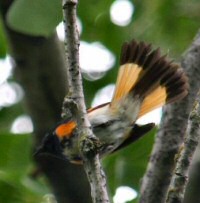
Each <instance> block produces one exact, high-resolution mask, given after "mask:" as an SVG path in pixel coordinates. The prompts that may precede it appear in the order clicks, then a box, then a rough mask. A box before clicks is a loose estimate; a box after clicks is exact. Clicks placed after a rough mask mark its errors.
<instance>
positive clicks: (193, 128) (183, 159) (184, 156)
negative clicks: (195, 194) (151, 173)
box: [167, 92, 200, 203]
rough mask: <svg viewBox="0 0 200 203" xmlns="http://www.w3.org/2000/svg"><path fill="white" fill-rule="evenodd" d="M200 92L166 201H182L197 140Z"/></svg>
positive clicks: (199, 120)
mask: <svg viewBox="0 0 200 203" xmlns="http://www.w3.org/2000/svg"><path fill="white" fill-rule="evenodd" d="M199 105H200V92H199V93H198V95H197V98H196V100H195V103H194V106H193V109H192V111H191V113H190V116H189V121H188V126H187V130H186V137H185V141H184V145H183V146H182V147H181V151H180V153H179V154H178V156H179V157H178V160H177V164H176V169H175V172H174V174H173V177H172V182H171V185H170V187H169V192H168V196H167V203H182V202H183V197H184V193H185V187H186V184H187V182H188V173H189V166H190V163H191V161H192V158H193V154H194V152H195V149H196V147H197V145H198V142H199V137H200V134H199V127H200V107H199Z"/></svg>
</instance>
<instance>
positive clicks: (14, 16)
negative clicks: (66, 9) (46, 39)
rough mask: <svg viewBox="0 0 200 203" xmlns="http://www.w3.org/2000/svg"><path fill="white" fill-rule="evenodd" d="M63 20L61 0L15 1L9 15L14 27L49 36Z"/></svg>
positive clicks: (18, 29)
mask: <svg viewBox="0 0 200 203" xmlns="http://www.w3.org/2000/svg"><path fill="white" fill-rule="evenodd" d="M61 20H62V10H61V1H58V0H51V1H49V0H34V1H32V0H18V1H14V3H13V4H12V6H11V8H10V10H9V12H8V15H7V21H8V24H9V26H10V27H11V28H12V29H14V30H16V31H18V32H22V33H24V34H29V35H35V36H49V35H50V34H52V33H53V31H54V30H55V27H56V25H57V24H58V23H59V22H60V21H61Z"/></svg>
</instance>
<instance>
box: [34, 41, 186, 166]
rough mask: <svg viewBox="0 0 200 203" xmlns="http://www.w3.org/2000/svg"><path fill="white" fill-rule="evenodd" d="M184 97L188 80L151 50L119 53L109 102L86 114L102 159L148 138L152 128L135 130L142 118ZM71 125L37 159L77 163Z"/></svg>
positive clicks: (138, 46) (127, 47) (140, 45)
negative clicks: (47, 156) (49, 157)
mask: <svg viewBox="0 0 200 203" xmlns="http://www.w3.org/2000/svg"><path fill="white" fill-rule="evenodd" d="M187 94H188V80H187V77H186V75H185V74H184V72H183V71H182V69H181V68H180V67H179V65H177V64H175V63H173V62H171V61H169V60H167V59H166V56H161V54H160V49H156V50H152V47H151V44H146V43H144V42H136V41H135V40H132V41H131V42H129V43H124V44H123V46H122V50H121V59H120V68H119V72H118V77H117V82H116V87H115V91H114V95H113V97H112V100H111V102H109V103H105V104H102V105H99V106H97V107H94V108H90V109H88V111H87V113H88V117H89V120H90V122H91V126H92V129H93V132H94V134H95V135H96V137H97V138H98V139H99V141H100V142H101V143H102V147H101V151H100V152H99V153H100V156H104V155H106V154H109V153H112V152H114V151H116V150H118V149H121V148H123V147H125V146H127V145H129V144H130V143H132V142H134V141H135V140H137V139H138V138H139V137H141V136H143V135H144V134H146V133H147V132H149V131H150V130H151V129H152V128H153V127H154V124H153V123H149V124H146V125H142V126H140V125H137V124H136V123H135V122H136V121H137V119H138V118H140V117H141V116H143V115H144V114H146V113H148V112H150V111H152V110H153V109H156V108H158V107H162V106H163V105H165V104H168V103H172V102H174V101H177V100H180V99H182V98H183V97H185V96H186V95H187ZM76 128H77V123H76V121H75V120H64V121H62V122H60V123H59V124H58V125H57V126H56V127H55V129H53V131H52V132H50V133H48V134H47V135H46V137H45V138H44V140H43V143H42V145H41V147H40V148H39V149H38V151H37V152H36V154H40V153H50V154H52V155H54V156H57V157H60V158H64V159H67V160H69V161H70V162H72V163H81V160H82V159H81V156H80V153H79V148H78V138H77V134H76V133H75V131H76Z"/></svg>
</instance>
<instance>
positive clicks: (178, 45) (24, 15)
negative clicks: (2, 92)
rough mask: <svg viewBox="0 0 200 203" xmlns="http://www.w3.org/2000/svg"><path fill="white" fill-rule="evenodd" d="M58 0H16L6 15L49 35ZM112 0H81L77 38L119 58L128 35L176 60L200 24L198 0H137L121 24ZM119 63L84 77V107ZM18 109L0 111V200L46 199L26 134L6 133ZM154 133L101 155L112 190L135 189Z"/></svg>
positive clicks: (0, 38) (1, 48)
mask: <svg viewBox="0 0 200 203" xmlns="http://www.w3.org/2000/svg"><path fill="white" fill-rule="evenodd" d="M58 2H60V1H48V0H46V1H39V0H37V1H34V3H33V1H27V0H18V1H16V3H15V4H14V5H13V7H11V10H10V11H9V15H8V18H7V19H8V21H9V23H10V25H11V26H12V28H13V29H16V30H17V31H21V32H23V33H25V34H27V33H28V34H32V35H42V36H48V35H49V34H51V33H52V32H53V30H54V29H55V26H56V25H57V24H58V22H59V21H60V19H61V18H62V17H61V16H62V15H61V7H60V5H59V4H58ZM112 2H114V1H113V0H107V1H96V0H82V1H80V2H79V5H78V17H79V18H80V20H81V22H82V27H83V31H82V34H81V40H84V41H87V42H94V41H99V42H101V43H102V44H104V45H105V46H106V47H107V48H108V49H109V50H110V51H111V52H113V53H114V54H115V55H116V57H117V61H118V60H119V54H120V47H121V44H122V43H123V42H124V41H127V40H130V39H132V38H135V39H137V40H143V41H146V42H151V43H152V44H154V46H155V47H161V48H162V51H163V53H166V52H167V53H169V55H170V57H172V58H175V59H177V60H178V59H179V57H180V56H181V54H182V53H183V52H184V50H185V49H186V48H187V47H188V46H189V44H190V43H191V42H192V39H193V37H194V36H195V33H196V32H197V30H198V29H199V20H200V12H199V8H200V2H199V1H197V0H191V1H187V0H181V1H173V0H163V1H159V0H152V1H148V0H143V1H141V0H135V1H133V4H134V7H135V12H134V14H133V17H132V22H131V23H130V24H129V25H128V26H125V27H120V26H117V25H115V24H113V23H112V22H111V20H110V14H109V9H110V6H111V4H112ZM49 13H50V14H51V15H49ZM30 22H31V23H30ZM6 47H7V44H6V41H5V37H4V33H3V29H2V27H0V57H1V58H3V57H5V54H6ZM117 66H118V62H116V64H115V67H113V69H111V70H109V71H108V72H107V74H106V75H105V76H104V77H103V78H102V79H99V80H96V81H92V82H91V81H87V80H86V79H85V80H84V91H85V95H86V100H87V104H88V106H89V105H90V103H91V101H92V99H93V97H94V95H95V92H96V91H97V90H98V89H100V88H102V87H104V86H106V85H107V84H110V83H114V82H115V80H116V75H117V71H118V68H117ZM22 113H23V110H22V107H21V104H20V105H19V104H17V105H14V106H12V107H9V108H3V109H1V110H0V120H1V121H0V131H1V134H0V191H1V195H0V202H4V203H13V202H16V203H18V202H24V203H29V202H30V203H36V202H42V201H43V202H44V200H43V199H42V197H43V195H44V194H46V193H47V192H48V189H47V187H46V186H44V184H43V182H44V181H41V182H39V183H38V182H36V181H34V180H32V179H31V178H30V172H31V171H32V170H33V168H34V166H33V163H32V161H31V155H30V154H31V137H30V135H17V136H16V135H12V134H10V133H9V129H10V126H11V121H13V120H14V119H15V118H16V117H17V116H18V115H20V114H22ZM154 135H155V130H154V131H152V132H151V133H149V135H147V136H145V137H144V138H142V139H140V140H139V141H138V142H136V143H135V144H133V145H132V146H129V147H128V148H127V149H125V150H123V151H121V152H118V153H116V154H114V155H111V156H110V157H108V158H107V159H105V160H104V166H105V168H106V172H107V174H108V181H109V186H110V191H111V194H112V195H113V194H114V192H115V188H116V187H118V186H120V185H128V186H130V187H134V188H135V189H136V190H138V189H139V183H140V179H141V178H142V175H143V173H144V171H145V168H146V165H147V162H148V157H149V154H150V151H151V148H152V143H153V139H154Z"/></svg>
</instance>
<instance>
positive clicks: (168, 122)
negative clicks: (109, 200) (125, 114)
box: [139, 31, 200, 203]
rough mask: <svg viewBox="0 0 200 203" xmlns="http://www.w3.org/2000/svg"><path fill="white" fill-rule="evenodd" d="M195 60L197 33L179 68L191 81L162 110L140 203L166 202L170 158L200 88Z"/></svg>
mask: <svg viewBox="0 0 200 203" xmlns="http://www.w3.org/2000/svg"><path fill="white" fill-rule="evenodd" d="M199 58H200V31H199V33H197V36H196V37H195V39H194V41H193V43H192V44H191V46H190V47H189V49H188V50H187V51H186V52H185V54H184V56H183V58H182V60H181V65H182V67H183V69H184V70H185V71H186V73H187V75H188V78H189V79H190V78H192V80H189V83H190V89H189V95H188V96H187V97H186V98H184V99H183V100H182V101H181V102H178V103H175V104H173V105H169V106H167V107H165V109H164V113H163V114H164V115H163V120H162V122H161V126H160V129H159V132H158V134H157V136H156V143H155V145H154V147H153V152H152V155H151V158H150V161H149V164H148V168H147V172H146V174H145V176H144V178H143V181H142V187H141V197H140V201H139V202H140V203H155V202H158V203H161V202H165V200H166V195H167V191H168V188H169V184H170V181H171V176H172V173H173V170H174V167H175V163H174V157H175V154H177V153H178V150H179V147H180V145H181V144H182V142H183V138H184V135H185V129H186V128H187V122H188V117H189V113H190V111H191V108H192V105H193V103H194V100H195V97H196V93H197V91H198V90H199V86H200V69H199V64H200V60H199ZM155 194H156V195H155Z"/></svg>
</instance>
